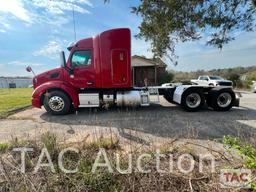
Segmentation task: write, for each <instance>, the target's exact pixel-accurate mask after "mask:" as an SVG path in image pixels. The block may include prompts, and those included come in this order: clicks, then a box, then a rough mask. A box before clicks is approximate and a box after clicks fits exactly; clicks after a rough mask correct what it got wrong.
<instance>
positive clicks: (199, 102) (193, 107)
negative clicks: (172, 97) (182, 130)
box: [181, 89, 205, 112]
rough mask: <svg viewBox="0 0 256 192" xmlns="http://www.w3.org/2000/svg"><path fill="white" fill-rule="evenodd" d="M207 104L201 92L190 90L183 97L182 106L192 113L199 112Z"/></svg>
mask: <svg viewBox="0 0 256 192" xmlns="http://www.w3.org/2000/svg"><path fill="white" fill-rule="evenodd" d="M204 104H205V98H204V94H203V92H202V91H201V90H197V89H188V90H187V91H185V92H184V93H183V95H182V100H181V105H182V106H183V108H184V109H185V110H187V111H190V112H195V111H199V110H200V109H201V108H202V107H203V106H204Z"/></svg>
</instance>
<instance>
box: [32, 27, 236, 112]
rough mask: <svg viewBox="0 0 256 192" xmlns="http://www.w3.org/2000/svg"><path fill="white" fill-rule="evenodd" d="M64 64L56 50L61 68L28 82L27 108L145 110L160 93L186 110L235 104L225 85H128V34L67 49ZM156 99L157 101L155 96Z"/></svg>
mask: <svg viewBox="0 0 256 192" xmlns="http://www.w3.org/2000/svg"><path fill="white" fill-rule="evenodd" d="M68 50H69V51H70V55H69V58H68V60H67V61H66V59H65V54H64V52H63V51H62V52H61V54H60V56H61V58H60V59H61V67H59V68H56V69H53V70H50V71H47V72H44V73H42V74H39V75H36V76H35V77H34V78H33V86H34V92H33V95H32V105H33V106H34V107H38V108H41V106H44V107H45V109H46V110H47V111H48V112H50V113H51V114H53V115H62V114H67V113H69V112H70V111H71V110H72V109H77V108H79V107H102V106H104V105H116V106H149V105H150V103H151V98H152V97H151V96H152V95H157V96H159V95H163V96H164V98H165V99H166V100H167V101H168V102H171V103H176V104H179V105H181V106H182V107H184V108H185V109H186V110H187V111H198V110H200V109H201V108H202V107H203V106H204V105H206V104H207V106H208V107H210V108H212V109H214V110H217V111H227V110H229V109H230V108H232V107H233V106H238V105H239V98H236V94H235V93H234V91H233V90H232V88H230V87H212V86H198V85H172V84H170V86H164V87H163V86H155V87H148V86H147V85H145V86H144V87H133V85H132V68H131V32H130V30H129V29H126V28H121V29H112V30H108V31H105V32H103V33H100V34H99V35H97V36H95V37H93V38H87V39H82V40H80V41H78V42H76V43H74V44H73V45H72V46H69V47H68ZM158 98H159V97H158Z"/></svg>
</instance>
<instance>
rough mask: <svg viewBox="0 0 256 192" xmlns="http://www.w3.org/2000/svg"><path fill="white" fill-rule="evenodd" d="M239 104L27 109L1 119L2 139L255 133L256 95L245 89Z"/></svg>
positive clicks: (144, 141) (129, 138)
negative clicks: (222, 108)
mask: <svg viewBox="0 0 256 192" xmlns="http://www.w3.org/2000/svg"><path fill="white" fill-rule="evenodd" d="M242 95H243V97H242V98H241V103H240V104H241V107H239V108H233V109H232V110H231V111H228V112H215V111H211V110H209V109H203V110H201V111H200V112H195V113H189V112H186V111H184V110H183V109H182V108H181V107H180V106H175V105H172V104H169V103H168V102H166V101H165V100H164V99H163V98H160V101H161V102H160V104H154V105H152V106H150V107H140V108H136V109H126V108H123V109H121V108H111V109H108V110H107V109H79V111H78V113H77V114H70V115H65V116H51V115H49V114H47V113H46V112H45V109H44V108H42V109H34V108H31V109H27V110H25V111H22V112H19V113H17V114H15V115H12V116H10V117H9V118H8V119H4V120H1V121H0V142H5V141H8V140H11V139H13V138H16V137H17V138H30V139H38V138H39V137H40V135H41V134H42V133H44V132H46V131H51V132H53V133H55V134H56V135H57V136H58V138H59V139H60V140H63V141H68V142H76V141H81V140H84V139H85V138H91V139H94V138H95V139H98V138H99V137H101V136H106V135H117V136H118V137H120V138H121V140H124V141H127V142H136V143H140V144H146V145H147V144H150V143H152V142H157V141H163V140H168V139H175V138H178V139H188V138H193V139H200V140H213V139H221V138H222V137H223V135H233V136H240V137H245V138H246V139H252V138H254V137H255V135H256V94H253V93H243V94H242Z"/></svg>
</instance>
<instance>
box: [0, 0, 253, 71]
mask: <svg viewBox="0 0 256 192" xmlns="http://www.w3.org/2000/svg"><path fill="white" fill-rule="evenodd" d="M72 2H73V0H0V45H1V49H0V76H31V74H28V72H26V70H25V67H26V66H28V65H30V66H31V67H32V68H33V70H34V71H35V72H36V73H41V72H43V71H46V70H49V69H52V68H56V67H58V66H59V52H60V51H61V50H66V47H67V45H68V44H69V43H70V42H74V41H75V37H74V30H73V12H72V10H73V7H74V13H75V24H76V39H77V40H79V39H83V38H87V37H91V36H95V35H96V34H98V33H100V32H102V31H105V30H108V29H111V28H119V27H128V28H130V29H131V31H132V36H133V37H132V54H133V55H135V54H136V55H143V56H146V57H149V58H150V57H152V53H151V51H150V43H148V42H145V41H144V40H143V39H142V40H138V39H136V38H135V37H134V36H135V35H136V34H137V33H138V32H139V29H138V26H139V24H140V22H141V18H140V17H139V16H137V15H135V14H133V13H131V7H132V6H136V5H138V4H139V2H140V1H139V0H128V1H126V0H111V1H110V3H108V4H104V3H103V0H75V1H74V3H73V4H72ZM235 36H236V40H235V41H232V42H231V43H230V44H228V45H226V46H225V47H224V49H223V50H222V51H220V50H218V49H216V48H213V47H209V46H206V45H205V41H204V40H205V38H207V37H205V38H203V39H202V40H200V41H197V42H187V43H182V44H179V45H177V51H176V54H177V55H178V56H179V58H178V65H177V66H174V65H173V64H172V63H171V62H170V61H168V60H166V63H167V64H168V69H171V70H177V71H195V70H199V69H200V70H202V69H204V70H209V69H217V68H228V67H236V66H244V67H245V66H252V65H256V32H250V33H237V34H235ZM66 54H68V52H67V51H66ZM66 58H67V55H66Z"/></svg>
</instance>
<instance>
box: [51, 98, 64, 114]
mask: <svg viewBox="0 0 256 192" xmlns="http://www.w3.org/2000/svg"><path fill="white" fill-rule="evenodd" d="M48 103H49V107H50V108H51V109H52V110H53V111H57V112H58V111H61V110H62V109H63V108H64V107H65V102H64V100H63V99H62V98H61V97H59V96H53V97H51V98H50V99H49V102H48Z"/></svg>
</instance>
